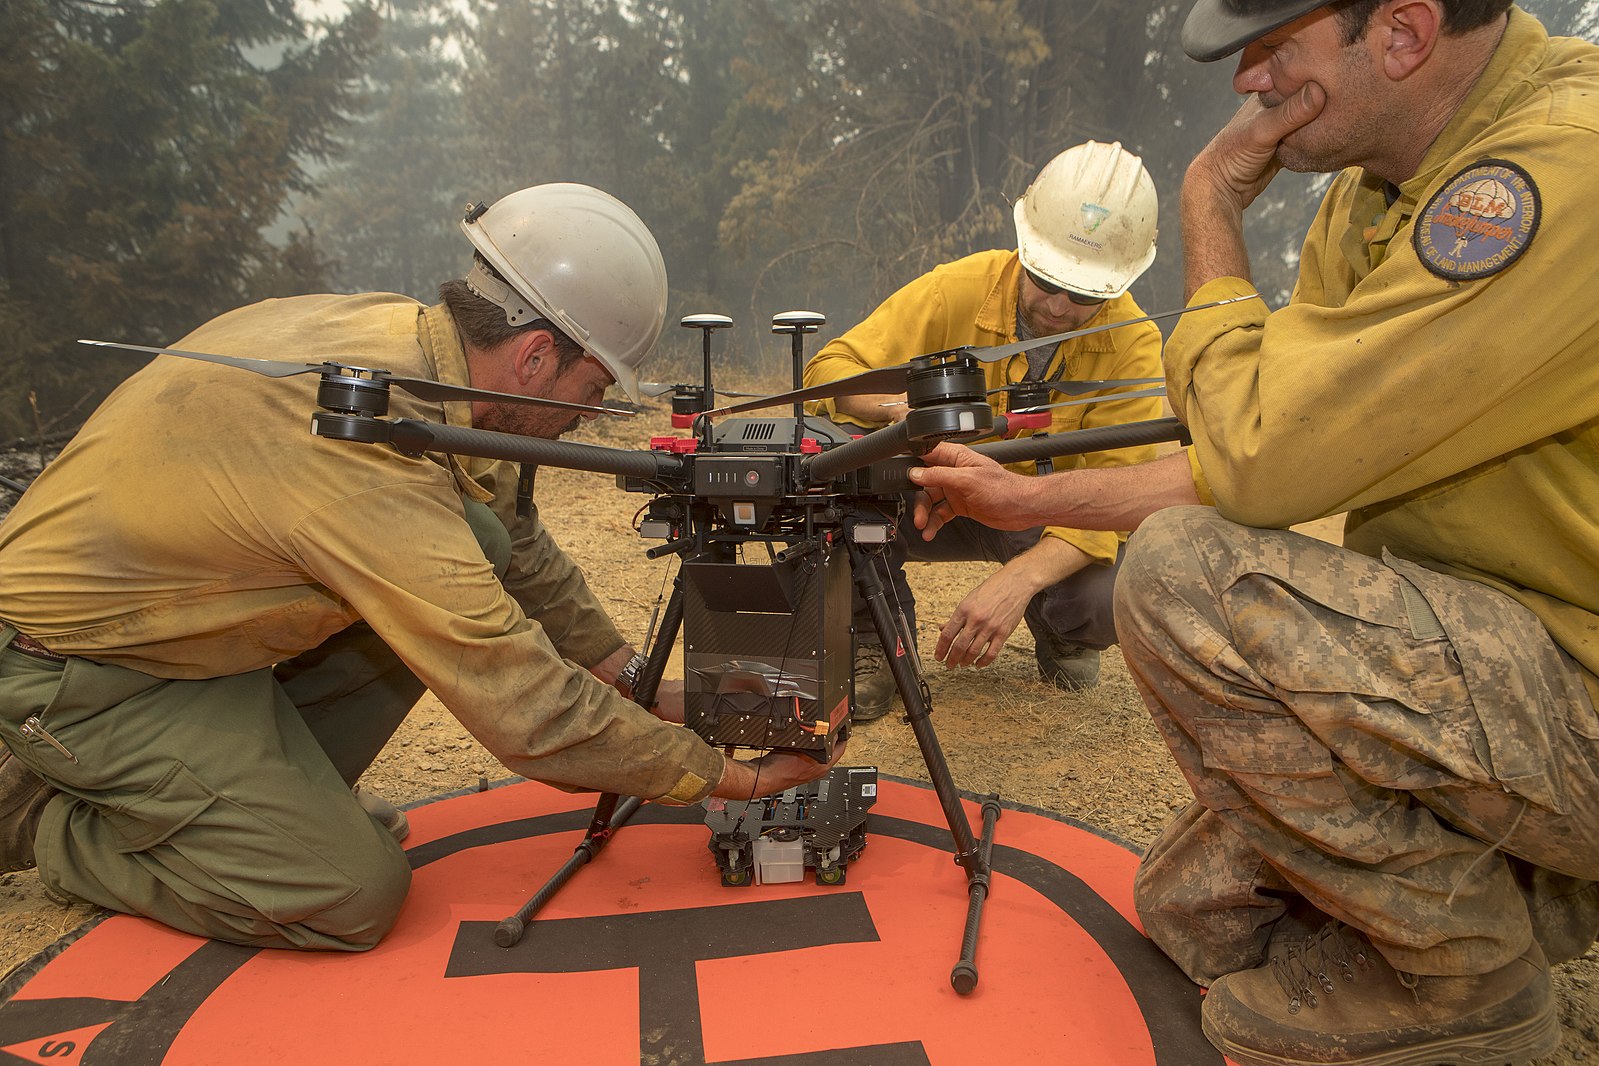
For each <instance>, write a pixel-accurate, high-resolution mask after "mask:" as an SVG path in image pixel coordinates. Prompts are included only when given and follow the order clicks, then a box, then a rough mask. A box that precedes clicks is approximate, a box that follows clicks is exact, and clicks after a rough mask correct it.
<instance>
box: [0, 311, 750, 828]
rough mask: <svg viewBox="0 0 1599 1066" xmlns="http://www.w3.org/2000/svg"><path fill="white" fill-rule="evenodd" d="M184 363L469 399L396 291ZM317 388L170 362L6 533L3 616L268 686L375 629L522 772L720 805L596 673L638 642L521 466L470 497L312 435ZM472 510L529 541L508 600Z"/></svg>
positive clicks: (518, 557)
mask: <svg viewBox="0 0 1599 1066" xmlns="http://www.w3.org/2000/svg"><path fill="white" fill-rule="evenodd" d="M174 347H178V348H184V349H188V350H194V351H203V352H214V353H218V354H223V355H236V356H247V357H254V358H262V359H274V360H281V361H284V362H320V361H322V360H329V359H331V360H336V361H338V362H341V363H346V364H352V365H356V366H363V367H369V368H378V369H385V370H389V371H391V372H393V373H395V374H398V375H404V376H412V377H425V378H432V379H436V380H439V381H443V382H446V383H450V384H462V385H464V384H469V382H468V377H467V365H466V358H465V354H464V352H463V350H462V347H461V342H460V340H459V338H458V336H457V333H456V330H455V326H454V323H453V321H452V320H451V319H450V317H449V315H448V313H447V312H446V311H445V310H444V309H443V308H442V307H435V308H424V307H423V306H422V305H421V304H418V303H416V302H415V301H413V300H409V299H406V298H404V297H400V296H393V295H388V294H369V295H362V296H303V297H297V298H294V299H288V300H271V301H267V302H265V303H262V304H256V305H253V306H250V307H245V308H241V309H239V310H236V311H232V312H229V313H228V314H225V315H223V316H221V317H220V318H217V319H215V320H213V321H212V322H209V323H207V324H206V325H204V326H202V327H200V329H198V330H196V331H195V332H193V333H191V334H190V335H189V336H187V337H185V338H183V340H181V341H180V342H178V343H177V344H175V345H174ZM317 377H318V376H317V374H315V373H311V374H305V375H301V376H296V377H286V378H268V377H263V376H258V375H255V374H251V373H248V372H246V371H242V370H238V369H233V368H229V367H222V366H216V365H213V364H207V363H198V362H193V361H189V360H183V359H176V358H170V357H161V358H157V359H156V360H155V361H153V362H152V363H151V364H150V365H149V366H148V367H146V368H145V369H143V370H141V371H139V372H138V373H137V374H135V375H133V377H131V378H130V379H129V380H128V381H126V382H125V383H124V384H123V385H122V386H121V387H120V388H118V389H117V391H116V392H115V393H113V394H112V396H111V397H110V398H109V399H107V400H106V402H105V403H104V404H103V405H102V406H101V408H100V409H99V410H98V411H97V412H95V414H94V416H93V417H92V418H91V419H90V420H89V422H88V423H87V424H86V425H85V426H84V427H83V429H82V431H81V432H79V433H78V435H77V436H76V437H75V438H74V439H73V441H72V442H71V443H70V444H69V445H68V446H67V448H66V449H65V450H63V451H62V453H61V455H60V456H59V457H58V458H57V459H56V460H55V461H54V462H52V463H51V464H50V465H49V466H48V467H47V468H46V469H45V471H44V473H43V474H42V475H41V476H40V477H39V479H38V480H37V481H36V482H35V484H34V485H33V486H32V487H31V488H30V489H29V490H28V492H27V493H26V494H25V495H24V496H23V498H22V500H21V501H20V502H19V503H18V504H17V506H16V508H15V509H14V510H13V511H12V512H11V514H10V515H9V516H8V517H7V519H6V521H5V523H4V524H3V525H0V618H4V619H5V620H7V621H9V622H11V623H12V624H13V625H15V626H16V627H17V628H19V629H20V630H21V631H22V632H24V633H26V634H28V635H30V636H32V637H35V638H37V639H39V640H41V641H43V642H44V643H45V644H47V645H48V646H49V647H51V648H53V649H55V650H56V651H60V652H64V653H67V654H70V655H82V656H85V657H88V658H91V659H94V660H97V661H100V662H107V663H114V664H117V665H120V666H126V667H129V668H131V669H134V670H138V671H141V672H143V673H147V674H151V675H154V676H157V677H167V678H205V677H219V676H228V675H233V674H238V673H243V672H246V671H250V670H256V669H260V668H262V667H267V666H270V665H272V664H274V663H277V662H279V661H282V660H284V659H288V658H291V657H292V656H294V655H297V654H299V653H300V652H303V651H306V650H308V649H310V648H314V647H316V646H317V645H318V644H320V643H321V642H322V641H323V640H324V639H326V638H327V637H329V636H331V635H332V634H334V633H336V632H338V631H339V630H341V629H343V628H345V627H346V626H348V625H350V624H351V623H353V622H355V621H357V620H365V621H366V622H368V623H370V624H371V626H372V627H373V628H374V629H375V630H376V631H377V632H378V633H379V635H381V636H382V638H383V639H384V641H386V642H387V643H388V645H389V646H390V647H391V648H393V649H394V651H395V652H396V653H397V654H398V655H399V656H400V658H401V659H402V660H403V661H404V662H405V663H406V664H407V665H408V666H409V667H410V668H411V669H412V670H413V671H414V672H415V673H416V675H417V676H418V677H419V678H420V679H421V680H422V681H423V683H424V684H426V685H427V687H428V688H429V689H431V690H432V691H433V692H434V693H435V694H436V695H437V696H438V697H439V699H440V700H441V701H442V702H443V703H444V704H445V706H447V707H448V708H449V709H450V711H451V712H452V713H453V714H454V715H455V716H456V717H457V718H459V719H460V720H461V722H462V723H463V724H464V725H465V726H466V727H467V728H468V729H470V730H471V731H472V733H473V735H475V736H476V737H477V738H478V739H479V740H480V741H482V743H483V744H484V746H485V747H487V748H488V750H489V751H491V752H492V753H493V754H494V755H495V756H496V757H497V758H498V759H500V760H501V761H502V762H503V763H505V765H506V766H508V767H510V768H511V769H512V770H514V771H516V772H517V773H519V774H523V775H525V776H527V777H532V778H538V779H540V780H544V781H549V782H552V783H555V784H560V785H565V786H569V787H584V788H595V789H604V790H608V791H614V792H620V793H624V794H628V795H637V796H643V797H650V798H655V797H662V798H667V799H669V800H672V801H678V802H687V801H693V800H697V799H699V798H700V797H701V796H703V795H704V794H705V793H707V792H708V791H709V790H710V788H711V787H712V786H713V785H714V784H715V782H716V780H717V779H718V778H719V776H720V773H721V767H722V759H721V756H720V755H719V754H717V753H716V752H715V751H714V750H712V749H711V748H709V747H708V746H707V745H705V744H704V743H703V742H702V741H701V740H700V739H699V738H698V737H697V736H695V735H694V734H693V733H692V732H690V731H688V730H685V729H682V728H679V727H676V726H672V725H668V724H666V723H663V722H661V721H659V720H657V719H656V718H654V717H653V716H651V715H649V714H647V713H646V712H645V711H643V710H642V709H640V708H639V707H637V706H636V705H634V704H632V703H631V702H629V701H627V700H625V699H623V698H622V697H621V696H620V695H619V694H618V693H617V692H616V691H615V690H614V689H612V688H610V687H609V686H607V685H605V684H603V683H601V682H600V681H599V680H597V679H596V678H595V677H594V676H593V675H592V674H590V673H589V672H588V670H587V669H585V667H587V666H590V665H592V664H594V663H597V662H599V661H600V660H601V659H603V658H605V657H606V656H607V655H609V654H611V653H612V652H614V651H616V650H617V649H618V648H619V647H621V646H622V644H623V643H624V642H623V640H622V637H621V635H620V634H619V633H618V632H617V631H616V628H615V627H614V626H613V625H612V624H611V622H610V620H609V619H608V618H607V617H606V615H605V612H604V611H603V609H602V608H601V607H600V606H599V604H598V602H597V601H596V600H595V598H594V596H593V594H592V593H591V592H590V591H589V589H588V587H587V585H586V584H585V582H584V579H583V575H582V573H581V572H580V571H579V570H578V568H577V567H576V566H575V565H573V563H572V561H571V560H570V559H569V558H568V557H567V556H566V555H565V554H564V553H563V552H562V551H561V550H560V548H559V547H558V546H557V545H556V544H555V543H554V541H553V540H552V539H551V538H550V537H549V535H548V534H547V533H546V532H545V531H544V529H543V527H542V526H541V525H540V524H539V523H538V521H537V519H536V518H534V519H531V520H524V521H521V522H517V521H516V520H515V519H514V491H515V474H516V471H515V468H514V467H513V466H512V465H511V464H506V463H490V462H486V461H476V460H465V461H464V462H466V463H469V464H470V469H471V471H472V474H473V475H475V477H469V475H468V473H467V470H466V469H464V468H463V467H462V465H461V464H460V463H458V462H455V461H452V460H451V459H450V458H449V457H447V456H443V455H429V456H424V457H420V458H408V457H406V456H404V455H401V454H400V453H399V452H397V451H395V450H394V449H393V448H391V447H389V446H387V445H373V444H360V443H352V442H346V441H337V440H326V439H323V438H320V437H315V436H312V435H311V433H310V418H311V414H312V412H313V411H315V410H317V403H316V391H317ZM389 399H390V416H391V417H401V416H404V417H411V418H418V419H427V420H430V421H435V422H437V421H440V420H441V416H442V419H443V420H444V421H448V422H450V423H453V424H457V425H466V424H469V419H470V410H469V407H470V405H469V404H467V403H464V402H452V403H449V404H444V405H440V404H427V403H423V402H421V401H419V400H416V399H414V398H411V397H410V396H408V395H407V394H406V393H403V392H401V391H400V390H399V389H391V390H390V397H389ZM463 494H469V495H472V496H474V497H476V498H478V499H481V500H487V501H492V502H491V506H493V507H494V508H495V509H496V511H497V513H499V514H500V516H501V518H502V520H504V521H506V523H507V526H508V528H510V529H511V532H512V540H513V559H512V565H511V573H510V575H509V576H508V578H507V581H506V583H505V584H504V585H502V584H501V582H500V581H499V580H498V579H496V577H495V576H494V572H493V570H492V568H491V566H490V564H489V563H488V561H487V560H486V559H485V558H484V556H483V551H482V549H481V548H480V547H479V546H478V543H477V541H476V539H475V538H474V536H473V534H472V531H471V529H470V527H469V526H468V525H467V523H466V521H465V516H464V512H463V509H462V495H463ZM554 505H555V506H559V501H555V502H554ZM508 590H509V592H508Z"/></svg>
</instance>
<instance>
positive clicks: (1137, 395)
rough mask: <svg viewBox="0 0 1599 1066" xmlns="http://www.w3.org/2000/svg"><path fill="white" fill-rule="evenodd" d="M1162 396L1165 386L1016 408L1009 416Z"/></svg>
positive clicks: (1164, 393)
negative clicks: (1087, 404) (1080, 405)
mask: <svg viewBox="0 0 1599 1066" xmlns="http://www.w3.org/2000/svg"><path fill="white" fill-rule="evenodd" d="M1155 380H1156V381H1159V380H1160V379H1159V378H1156V379H1155ZM1164 395H1166V386H1164V385H1161V386H1160V387H1158V388H1153V389H1138V390H1137V391H1135V392H1117V393H1113V394H1111V395H1109V396H1087V397H1084V398H1083V399H1080V400H1062V401H1061V402H1060V403H1046V404H1038V405H1036V406H1034V407H1020V408H1017V409H1016V410H1014V411H1012V412H1011V414H1013V415H1030V414H1036V413H1037V412H1039V411H1053V410H1054V409H1055V408H1057V407H1076V406H1077V405H1078V404H1085V403H1109V402H1110V401H1112V400H1138V399H1142V398H1143V397H1145V396H1164Z"/></svg>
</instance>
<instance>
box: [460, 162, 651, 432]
mask: <svg viewBox="0 0 1599 1066" xmlns="http://www.w3.org/2000/svg"><path fill="white" fill-rule="evenodd" d="M461 230H462V232H464V233H465V234H466V236H467V238H468V239H469V240H470V241H471V242H472V246H473V247H475V248H476V249H477V250H478V251H479V252H480V253H481V254H482V256H483V258H484V259H485V260H487V261H488V262H489V264H490V265H491V266H493V267H494V269H495V270H497V271H499V272H500V276H501V277H503V278H504V279H505V281H506V282H509V283H510V284H509V288H507V286H506V285H504V284H501V283H500V282H499V281H498V280H497V279H496V278H494V277H493V276H492V275H490V274H489V273H488V272H487V271H485V270H483V269H481V267H474V268H473V269H472V271H471V273H469V274H468V275H467V277H466V283H467V286H468V287H469V288H471V290H472V291H473V292H474V293H476V294H477V295H479V296H481V297H483V298H484V299H485V300H489V301H490V302H492V303H495V304H498V305H499V306H500V307H501V308H502V309H503V310H504V311H505V320H506V322H508V323H509V324H510V325H513V326H516V325H520V324H522V323H523V322H527V321H531V320H532V319H535V318H547V319H549V320H550V321H551V322H553V323H555V325H557V326H559V327H560V329H561V332H563V333H565V334H566V335H567V336H568V337H570V338H572V340H573V341H575V342H577V343H578V344H579V345H581V346H582V348H583V350H584V351H585V352H587V353H588V354H590V355H592V356H594V358H596V359H598V360H599V361H600V362H601V363H603V364H605V369H607V370H609V371H610V372H611V376H612V377H613V378H615V379H616V383H617V384H618V385H620V386H621V387H622V390H623V391H624V392H626V393H627V395H628V396H629V397H630V398H631V399H632V400H633V401H634V402H635V403H636V402H638V400H639V392H638V365H639V363H640V362H642V361H643V359H644V357H645V356H646V355H647V354H649V351H650V349H651V348H653V347H654V346H655V341H656V338H658V337H659V336H660V335H661V327H662V326H663V325H665V324H666V262H665V260H663V259H662V258H661V249H660V246H659V245H657V244H656V243H655V238H654V237H653V236H652V235H651V234H650V231H649V228H648V227H647V226H645V225H644V221H643V220H642V219H640V218H639V217H638V215H636V214H634V213H633V211H632V209H631V208H629V207H628V206H627V205H626V204H624V203H622V201H620V200H618V199H617V198H616V197H614V196H612V195H611V194H610V193H607V192H601V191H600V190H599V189H596V188H594V187H592V186H589V185H576V184H572V183H569V182H560V183H555V184H550V185H534V186H533V187H531V188H528V189H522V190H521V191H519V192H513V193H511V194H509V195H508V196H504V197H502V198H500V199H499V200H497V201H495V203H494V206H492V207H489V208H484V207H483V205H482V204H479V205H477V206H476V207H473V208H471V209H470V210H468V211H467V214H466V218H465V219H463V220H462V221H461Z"/></svg>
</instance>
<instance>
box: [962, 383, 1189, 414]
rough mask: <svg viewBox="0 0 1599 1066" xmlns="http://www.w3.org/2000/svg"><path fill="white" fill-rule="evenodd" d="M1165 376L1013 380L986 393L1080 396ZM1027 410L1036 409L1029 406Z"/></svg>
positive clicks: (1125, 394)
mask: <svg viewBox="0 0 1599 1066" xmlns="http://www.w3.org/2000/svg"><path fill="white" fill-rule="evenodd" d="M1165 381H1166V379H1165V378H1101V379H1099V380H1097V381H1014V382H1011V383H1010V384H1009V385H1001V386H1000V387H999V388H997V389H989V390H988V395H990V396H998V395H999V394H1000V393H1002V392H1008V393H1017V392H1023V391H1026V390H1029V389H1048V390H1050V391H1051V392H1061V393H1065V394H1066V395H1067V396H1081V395H1083V394H1084V393H1089V392H1098V391H1100V390H1101V389H1119V388H1122V387H1123V386H1126V385H1162V384H1165ZM1129 395H1131V394H1130V393H1122V394H1120V395H1116V396H1106V397H1105V399H1107V400H1120V399H1125V398H1126V397H1127V396H1129ZM1028 410H1030V411H1031V410H1037V408H1033V407H1029V408H1028Z"/></svg>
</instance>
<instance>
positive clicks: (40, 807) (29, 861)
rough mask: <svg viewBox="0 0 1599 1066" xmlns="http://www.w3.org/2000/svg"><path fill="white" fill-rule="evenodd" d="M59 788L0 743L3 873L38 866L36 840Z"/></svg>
mask: <svg viewBox="0 0 1599 1066" xmlns="http://www.w3.org/2000/svg"><path fill="white" fill-rule="evenodd" d="M55 794H56V790H55V789H53V788H51V787H50V786H49V785H47V784H45V782H44V779H43V778H41V777H40V776H39V775H38V774H36V773H34V772H33V771H32V770H30V769H28V768H27V767H26V766H24V765H23V764H22V762H21V761H20V760H19V759H17V757H16V756H15V755H12V754H11V749H10V748H8V747H6V746H5V745H4V744H0V873H8V874H9V873H15V872H16V871H18V870H31V869H33V867H34V866H35V861H34V857H33V839H34V837H35V836H36V835H37V834H38V832H39V820H40V819H41V818H43V817H44V805H45V804H46V803H49V802H50V797H51V796H54V795H55Z"/></svg>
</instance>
